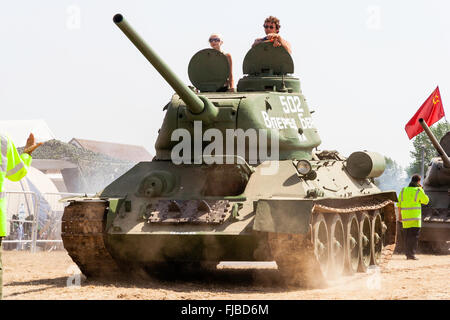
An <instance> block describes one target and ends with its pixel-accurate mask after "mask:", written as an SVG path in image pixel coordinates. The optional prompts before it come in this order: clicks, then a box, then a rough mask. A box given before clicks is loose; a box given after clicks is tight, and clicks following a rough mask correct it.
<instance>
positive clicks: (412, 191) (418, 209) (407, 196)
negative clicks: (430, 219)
mask: <svg viewBox="0 0 450 320" xmlns="http://www.w3.org/2000/svg"><path fill="white" fill-rule="evenodd" d="M398 199H399V200H400V201H399V203H398V207H399V208H400V209H401V215H402V224H403V228H404V229H406V228H420V227H421V226H422V206H421V205H422V204H427V203H428V202H429V201H430V199H429V198H428V196H427V195H426V194H425V192H424V191H423V189H422V188H420V187H405V188H403V189H402V191H400V194H399V196H398Z"/></svg>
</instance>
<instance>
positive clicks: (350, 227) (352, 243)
mask: <svg viewBox="0 0 450 320" xmlns="http://www.w3.org/2000/svg"><path fill="white" fill-rule="evenodd" d="M343 220H344V231H345V271H346V273H347V274H350V275H352V274H354V273H355V272H357V271H358V265H359V223H358V218H357V217H356V214H354V213H350V214H346V215H344V216H343Z"/></svg>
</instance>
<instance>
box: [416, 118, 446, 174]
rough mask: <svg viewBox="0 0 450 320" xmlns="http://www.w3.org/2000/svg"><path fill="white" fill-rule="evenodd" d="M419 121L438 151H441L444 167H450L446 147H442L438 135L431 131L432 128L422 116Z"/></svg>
mask: <svg viewBox="0 0 450 320" xmlns="http://www.w3.org/2000/svg"><path fill="white" fill-rule="evenodd" d="M419 123H420V125H421V126H422V128H423V130H424V131H425V133H426V135H427V136H428V138H430V140H431V143H432V144H433V146H434V148H435V149H436V151H437V152H438V153H439V155H440V156H441V158H442V161H443V162H444V167H446V168H450V159H449V158H448V156H447V154H446V153H445V151H444V149H443V148H442V146H441V145H440V144H439V142H438V141H437V139H436V137H435V136H434V134H433V133H432V132H431V130H430V128H429V127H428V125H427V124H426V122H425V121H424V120H423V119H422V118H420V119H419Z"/></svg>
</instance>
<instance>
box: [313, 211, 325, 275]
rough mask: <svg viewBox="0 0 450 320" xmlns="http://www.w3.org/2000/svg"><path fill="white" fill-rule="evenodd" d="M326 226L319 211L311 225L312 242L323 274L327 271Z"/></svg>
mask: <svg viewBox="0 0 450 320" xmlns="http://www.w3.org/2000/svg"><path fill="white" fill-rule="evenodd" d="M328 243H329V242H328V228H327V223H326V221H325V218H324V216H323V215H322V214H321V213H319V214H318V215H317V217H316V218H315V221H314V225H313V244H314V254H315V255H316V257H317V260H318V261H319V264H320V269H321V271H322V274H323V275H326V274H327V273H328V264H329V248H328V247H329V246H328Z"/></svg>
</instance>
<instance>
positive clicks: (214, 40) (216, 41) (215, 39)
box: [209, 33, 234, 91]
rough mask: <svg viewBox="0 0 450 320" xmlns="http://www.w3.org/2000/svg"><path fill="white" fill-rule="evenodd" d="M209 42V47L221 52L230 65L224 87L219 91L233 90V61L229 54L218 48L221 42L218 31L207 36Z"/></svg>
mask: <svg viewBox="0 0 450 320" xmlns="http://www.w3.org/2000/svg"><path fill="white" fill-rule="evenodd" d="M209 44H210V46H211V48H213V49H216V50H217V51H220V52H222V53H223V54H224V55H225V56H226V57H227V59H228V65H229V67H230V76H229V77H228V80H227V82H226V83H225V87H224V89H223V90H219V91H227V90H228V91H234V81H233V62H232V60H231V54H229V53H225V52H223V51H222V49H221V48H220V47H221V46H222V44H223V40H222V36H221V35H220V34H218V33H213V34H212V35H210V36H209Z"/></svg>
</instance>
